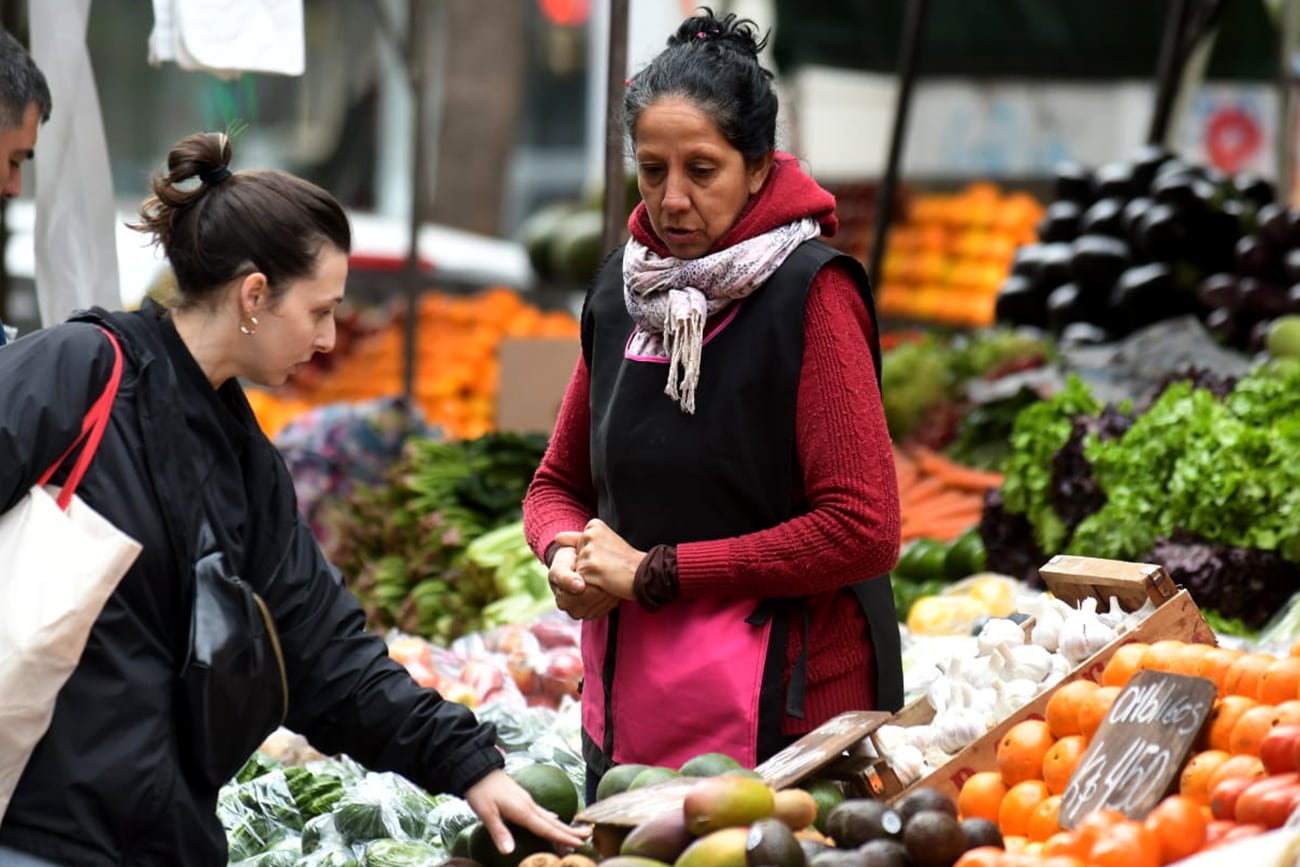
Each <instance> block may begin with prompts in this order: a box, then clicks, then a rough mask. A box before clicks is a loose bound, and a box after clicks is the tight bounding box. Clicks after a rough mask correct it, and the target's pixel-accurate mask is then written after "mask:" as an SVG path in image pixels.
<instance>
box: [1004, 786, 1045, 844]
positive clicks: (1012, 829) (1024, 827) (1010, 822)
mask: <svg viewBox="0 0 1300 867" xmlns="http://www.w3.org/2000/svg"><path fill="white" fill-rule="evenodd" d="M1051 796H1052V793H1051V792H1049V791H1047V784H1046V783H1044V782H1043V781H1042V780H1024V781H1023V782H1019V783H1016V784H1015V785H1014V786H1012V787H1011V788H1010V789H1007V794H1006V797H1004V798H1003V799H1002V805H1001V806H1000V807H999V808H998V829H999V830H1000V831H1002V836H1003V838H1004V839H1003V841H1002V842H1003V844H1004V845H1006V846H1007V851H1008V852H1009V851H1011V846H1010V845H1009V844H1008V843H1007V840H1006V839H1005V838H1006V837H1028V836H1029V817H1030V816H1031V815H1033V812H1034V808H1035V807H1037V806H1038V805H1039V804H1041V803H1042V802H1043V801H1046V800H1047V799H1048V798H1050V797H1051Z"/></svg>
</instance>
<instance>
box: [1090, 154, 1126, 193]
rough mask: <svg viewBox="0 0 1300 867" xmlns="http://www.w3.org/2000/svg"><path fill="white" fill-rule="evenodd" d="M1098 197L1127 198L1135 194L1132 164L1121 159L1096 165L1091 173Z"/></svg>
mask: <svg viewBox="0 0 1300 867" xmlns="http://www.w3.org/2000/svg"><path fill="white" fill-rule="evenodd" d="M1092 186H1093V189H1094V190H1095V192H1096V196H1097V198H1098V199H1129V198H1132V197H1133V196H1135V195H1137V191H1136V190H1135V189H1134V185H1133V165H1132V164H1131V163H1129V162H1126V161H1123V160H1117V161H1115V162H1112V163H1106V164H1104V165H1101V166H1098V167H1097V171H1095V172H1093V175H1092Z"/></svg>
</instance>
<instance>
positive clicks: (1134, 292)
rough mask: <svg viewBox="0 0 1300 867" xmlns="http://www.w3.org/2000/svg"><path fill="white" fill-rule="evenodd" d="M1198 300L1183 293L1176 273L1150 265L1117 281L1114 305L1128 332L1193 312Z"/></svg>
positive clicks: (1157, 264)
mask: <svg viewBox="0 0 1300 867" xmlns="http://www.w3.org/2000/svg"><path fill="white" fill-rule="evenodd" d="M1195 302H1196V296H1195V295H1193V294H1192V293H1190V292H1186V291H1183V290H1180V289H1179V288H1178V287H1177V284H1176V283H1175V281H1174V269H1173V267H1172V266H1170V265H1168V264H1166V263H1164V262H1149V263H1147V264H1146V265H1137V266H1135V267H1133V268H1129V269H1128V270H1126V271H1125V272H1124V273H1123V274H1121V275H1119V279H1118V280H1116V281H1115V289H1114V291H1113V292H1111V296H1110V303H1111V306H1112V307H1113V308H1115V309H1116V310H1117V311H1118V312H1119V314H1120V316H1121V318H1122V319H1123V321H1124V322H1125V324H1126V325H1127V326H1128V329H1129V330H1130V331H1131V330H1135V329H1138V328H1142V327H1143V326H1146V325H1150V324H1152V323H1154V322H1159V321H1161V320H1162V319H1169V318H1171V317H1174V316H1179V315H1182V314H1183V313H1190V312H1192V310H1193V308H1194V307H1195Z"/></svg>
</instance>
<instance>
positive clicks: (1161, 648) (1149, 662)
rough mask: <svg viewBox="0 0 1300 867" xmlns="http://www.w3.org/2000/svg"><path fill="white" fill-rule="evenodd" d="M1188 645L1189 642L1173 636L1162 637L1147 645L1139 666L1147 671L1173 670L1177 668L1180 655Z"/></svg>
mask: <svg viewBox="0 0 1300 867" xmlns="http://www.w3.org/2000/svg"><path fill="white" fill-rule="evenodd" d="M1186 647H1187V642H1185V641H1177V640H1175V639H1172V638H1162V639H1161V640H1159V641H1155V642H1152V643H1151V644H1150V645H1148V646H1147V652H1146V653H1144V654H1142V659H1141V660H1140V662H1139V666H1140V667H1141V668H1143V669H1145V670H1146V671H1169V672H1172V671H1174V670H1175V666H1176V664H1177V659H1178V657H1179V656H1180V655H1181V654H1182V653H1183V650H1184V649H1185V648H1186Z"/></svg>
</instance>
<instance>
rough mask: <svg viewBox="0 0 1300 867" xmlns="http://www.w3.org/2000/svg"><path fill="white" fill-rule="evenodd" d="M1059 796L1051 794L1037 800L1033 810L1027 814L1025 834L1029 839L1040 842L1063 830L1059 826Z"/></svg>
mask: <svg viewBox="0 0 1300 867" xmlns="http://www.w3.org/2000/svg"><path fill="white" fill-rule="evenodd" d="M1060 814H1061V796H1060V795H1051V796H1049V797H1046V798H1044V799H1043V800H1041V801H1039V802H1038V806H1037V807H1034V809H1033V812H1031V813H1030V814H1029V825H1028V827H1027V828H1026V836H1027V837H1029V839H1030V840H1038V841H1040V842H1042V841H1045V840H1047V838H1048V837H1051V836H1052V835H1053V834H1056V833H1058V832H1059V831H1061V830H1063V829H1062V828H1061V820H1060Z"/></svg>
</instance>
